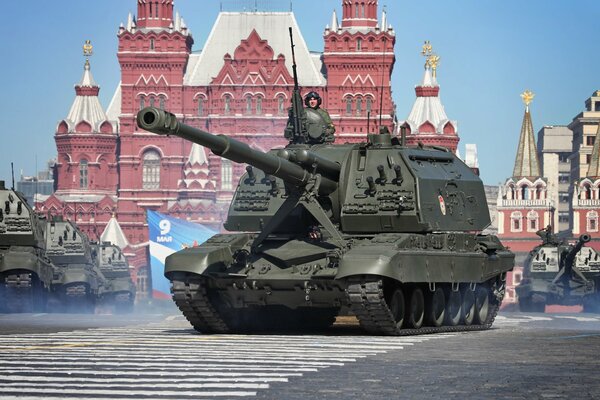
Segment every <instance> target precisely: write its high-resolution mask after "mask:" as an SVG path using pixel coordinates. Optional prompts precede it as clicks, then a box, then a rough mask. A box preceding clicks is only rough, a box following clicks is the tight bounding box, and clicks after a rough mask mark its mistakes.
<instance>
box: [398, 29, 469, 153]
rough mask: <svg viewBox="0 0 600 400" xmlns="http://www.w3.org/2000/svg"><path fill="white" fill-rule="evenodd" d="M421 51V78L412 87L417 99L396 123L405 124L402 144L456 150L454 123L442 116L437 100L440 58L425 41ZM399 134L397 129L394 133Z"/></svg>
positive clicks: (439, 101)
mask: <svg viewBox="0 0 600 400" xmlns="http://www.w3.org/2000/svg"><path fill="white" fill-rule="evenodd" d="M421 54H422V55H423V56H425V57H426V61H425V73H424V75H423V81H422V83H421V84H420V85H418V86H416V87H415V93H416V95H417V98H416V100H415V103H414V104H413V107H412V110H411V111H410V114H409V115H408V118H407V119H406V120H405V121H401V122H400V123H399V124H398V126H399V127H400V126H404V127H406V135H407V136H406V143H407V144H408V145H413V146H414V145H416V144H417V143H419V142H421V143H423V144H425V145H430V146H432V145H434V146H443V147H447V148H449V149H450V150H452V151H453V152H456V151H457V147H458V142H459V140H460V139H459V137H458V127H457V126H458V124H457V122H456V121H451V120H450V119H448V116H447V115H446V111H445V110H444V106H443V104H442V101H441V100H440V97H439V94H440V87H439V85H438V82H437V68H438V64H439V61H440V57H439V56H438V55H436V54H435V53H434V52H433V49H432V46H431V44H430V43H429V41H426V42H425V44H424V45H423V50H422V51H421ZM398 134H399V132H398Z"/></svg>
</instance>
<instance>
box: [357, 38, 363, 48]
mask: <svg viewBox="0 0 600 400" xmlns="http://www.w3.org/2000/svg"><path fill="white" fill-rule="evenodd" d="M361 50H362V39H361V38H358V39H356V51H361Z"/></svg>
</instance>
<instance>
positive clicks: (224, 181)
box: [221, 159, 233, 190]
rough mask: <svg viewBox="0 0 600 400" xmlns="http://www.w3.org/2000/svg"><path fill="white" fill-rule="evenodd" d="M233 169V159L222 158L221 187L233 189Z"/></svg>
mask: <svg viewBox="0 0 600 400" xmlns="http://www.w3.org/2000/svg"><path fill="white" fill-rule="evenodd" d="M232 182H233V169H232V166H231V161H230V160H226V159H221V189H223V190H231V189H233V185H232Z"/></svg>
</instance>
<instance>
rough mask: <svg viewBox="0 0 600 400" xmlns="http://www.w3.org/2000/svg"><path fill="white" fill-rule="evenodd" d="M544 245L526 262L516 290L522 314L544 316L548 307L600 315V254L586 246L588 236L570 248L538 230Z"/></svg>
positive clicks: (535, 249) (569, 245) (558, 239)
mask: <svg viewBox="0 0 600 400" xmlns="http://www.w3.org/2000/svg"><path fill="white" fill-rule="evenodd" d="M537 234H538V236H540V237H541V239H542V243H541V244H539V245H538V246H536V247H535V248H534V249H533V250H532V251H531V252H529V255H528V256H527V259H526V260H525V265H524V270H523V278H522V279H521V282H520V283H519V285H518V286H517V287H516V291H517V295H518V297H519V308H520V310H521V311H525V312H528V311H533V312H544V310H545V307H546V305H565V306H572V305H583V310H584V311H585V312H600V254H598V252H597V251H596V250H594V249H592V248H590V247H585V243H588V242H589V241H590V240H591V237H590V236H589V235H588V234H583V235H581V236H579V239H578V240H577V242H576V243H575V244H569V243H568V242H567V241H566V240H564V239H560V238H558V237H557V235H555V234H553V233H552V228H551V227H550V226H548V227H547V228H546V229H542V230H539V231H538V232H537Z"/></svg>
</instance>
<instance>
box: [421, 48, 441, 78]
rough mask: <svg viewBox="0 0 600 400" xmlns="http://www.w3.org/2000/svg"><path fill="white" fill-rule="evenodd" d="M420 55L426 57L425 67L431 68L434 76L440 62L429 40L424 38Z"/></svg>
mask: <svg viewBox="0 0 600 400" xmlns="http://www.w3.org/2000/svg"><path fill="white" fill-rule="evenodd" d="M421 55H422V56H423V57H427V59H426V60H425V69H427V68H431V71H432V73H433V77H434V78H435V75H436V71H437V66H438V64H439V62H440V57H439V56H438V55H437V54H435V53H434V52H433V47H432V46H431V43H430V42H429V40H426V41H425V43H424V44H423V49H422V50H421Z"/></svg>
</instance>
